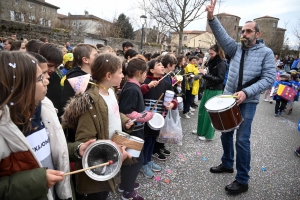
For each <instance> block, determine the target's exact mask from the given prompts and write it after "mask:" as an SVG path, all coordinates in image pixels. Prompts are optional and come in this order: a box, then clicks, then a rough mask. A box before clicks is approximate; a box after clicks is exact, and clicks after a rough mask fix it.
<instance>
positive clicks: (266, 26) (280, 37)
mask: <svg viewBox="0 0 300 200" xmlns="http://www.w3.org/2000/svg"><path fill="white" fill-rule="evenodd" d="M253 21H255V22H256V23H257V24H258V25H259V27H260V33H261V35H260V38H262V39H263V40H264V42H265V44H266V46H268V47H270V48H271V49H272V50H273V51H274V52H277V53H278V52H279V51H280V49H281V48H282V46H283V42H284V34H285V31H286V29H283V28H279V27H278V21H279V18H276V17H271V16H263V17H259V18H255V19H254V20H253Z"/></svg>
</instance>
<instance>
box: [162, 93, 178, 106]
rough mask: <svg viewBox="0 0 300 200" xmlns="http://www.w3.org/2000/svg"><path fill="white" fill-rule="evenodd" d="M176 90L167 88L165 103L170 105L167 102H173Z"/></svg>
mask: <svg viewBox="0 0 300 200" xmlns="http://www.w3.org/2000/svg"><path fill="white" fill-rule="evenodd" d="M174 95H175V92H173V91H172V90H167V91H166V93H165V98H164V105H165V106H168V104H167V102H171V101H172V100H173V98H174Z"/></svg>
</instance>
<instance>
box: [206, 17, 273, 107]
mask: <svg viewBox="0 0 300 200" xmlns="http://www.w3.org/2000/svg"><path fill="white" fill-rule="evenodd" d="M208 24H209V26H210V28H211V30H212V32H213V34H214V36H215V38H216V39H217V41H218V43H219V44H220V46H221V47H222V49H223V50H224V51H225V53H227V54H228V55H229V57H231V58H232V59H231V62H230V68H229V74H228V79H227V83H226V87H225V89H224V94H234V93H235V92H236V89H237V86H238V81H239V68H240V60H241V56H242V48H241V45H240V44H238V43H237V42H236V41H234V39H232V38H231V37H230V36H229V35H228V34H227V32H226V31H225V29H224V28H223V27H222V25H221V24H220V22H219V20H218V19H217V17H214V20H213V21H209V22H208ZM245 50H246V53H245V57H244V71H243V83H242V84H245V83H247V82H248V81H250V80H251V79H253V78H256V77H260V79H259V80H258V81H257V82H256V83H254V84H252V85H250V86H248V87H246V88H244V89H243V91H244V92H245V93H246V95H247V98H246V100H245V101H244V102H243V103H249V102H253V103H258V102H259V97H260V93H261V92H262V91H265V90H267V89H269V88H271V86H272V85H273V83H274V81H275V75H276V68H275V59H274V54H273V51H272V50H271V49H270V48H268V47H266V46H265V44H264V42H263V41H262V40H257V43H256V44H255V45H254V46H252V47H251V48H247V49H245Z"/></svg>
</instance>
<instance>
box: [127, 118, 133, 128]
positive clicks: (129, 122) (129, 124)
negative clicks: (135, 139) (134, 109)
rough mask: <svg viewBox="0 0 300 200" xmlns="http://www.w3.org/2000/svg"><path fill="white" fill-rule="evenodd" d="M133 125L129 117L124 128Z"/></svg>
mask: <svg viewBox="0 0 300 200" xmlns="http://www.w3.org/2000/svg"><path fill="white" fill-rule="evenodd" d="M132 125H133V122H132V121H131V119H129V120H128V121H127V122H126V124H125V128H126V129H130V127H131V126H132Z"/></svg>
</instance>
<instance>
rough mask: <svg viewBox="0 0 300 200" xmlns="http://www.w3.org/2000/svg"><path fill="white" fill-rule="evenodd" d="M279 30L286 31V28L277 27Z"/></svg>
mask: <svg viewBox="0 0 300 200" xmlns="http://www.w3.org/2000/svg"><path fill="white" fill-rule="evenodd" d="M277 31H286V29H284V28H277Z"/></svg>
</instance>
